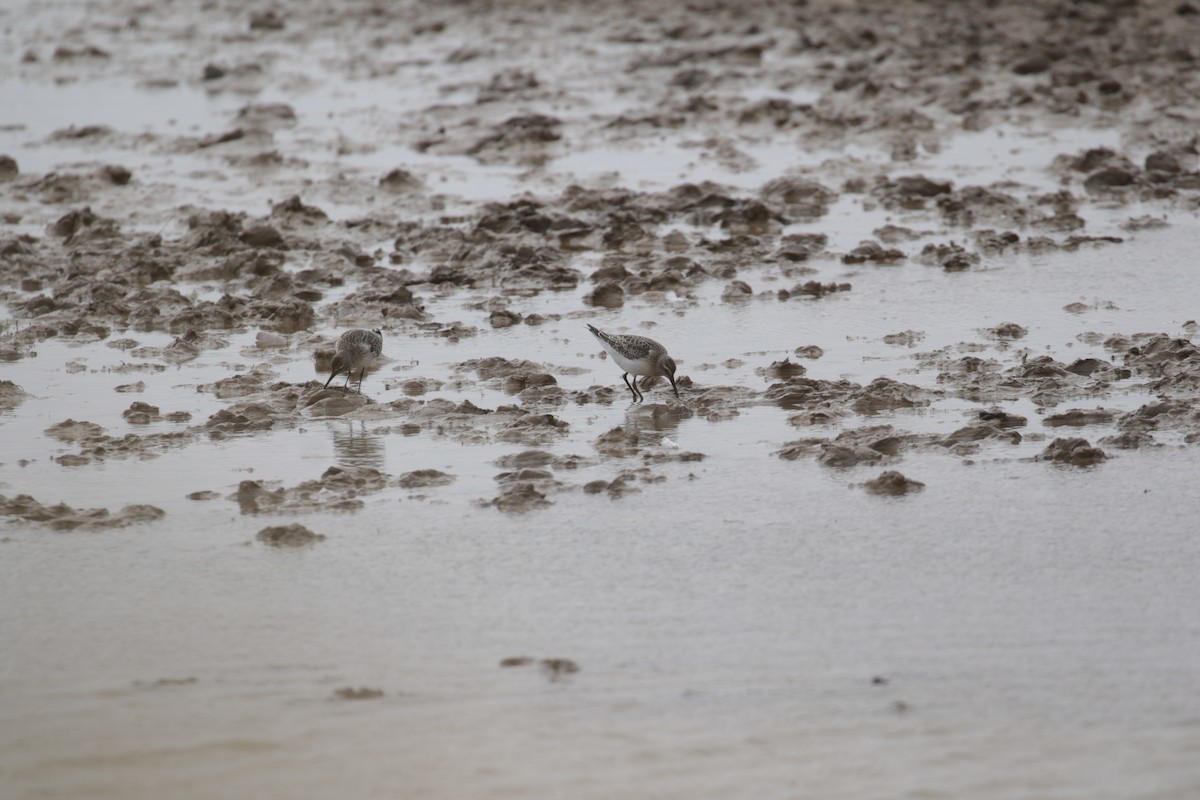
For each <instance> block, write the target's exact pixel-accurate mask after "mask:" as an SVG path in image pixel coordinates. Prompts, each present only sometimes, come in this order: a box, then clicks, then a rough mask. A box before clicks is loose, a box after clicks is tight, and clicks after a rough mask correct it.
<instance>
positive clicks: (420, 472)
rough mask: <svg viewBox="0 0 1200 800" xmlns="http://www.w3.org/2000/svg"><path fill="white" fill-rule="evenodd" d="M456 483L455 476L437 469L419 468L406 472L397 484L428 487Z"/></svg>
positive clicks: (412, 487) (421, 487) (410, 487)
mask: <svg viewBox="0 0 1200 800" xmlns="http://www.w3.org/2000/svg"><path fill="white" fill-rule="evenodd" d="M451 483H454V476H453V475H450V474H449V473H446V472H442V471H441V470H436V469H417V470H413V471H411V472H405V473H404V474H402V475H401V476H400V477H399V478H397V479H396V485H397V486H399V487H400V488H402V489H426V488H429V487H431V486H448V485H450V484H451Z"/></svg>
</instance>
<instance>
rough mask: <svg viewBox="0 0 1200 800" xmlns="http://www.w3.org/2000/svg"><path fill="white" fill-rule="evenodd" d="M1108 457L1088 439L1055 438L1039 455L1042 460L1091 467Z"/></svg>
mask: <svg viewBox="0 0 1200 800" xmlns="http://www.w3.org/2000/svg"><path fill="white" fill-rule="evenodd" d="M1106 458H1108V456H1107V454H1105V452H1104V451H1103V450H1101V449H1100V448H1098V447H1092V445H1091V443H1090V442H1088V440H1087V439H1055V440H1054V441H1053V442H1051V444H1050V446H1049V447H1047V448H1046V449H1045V450H1043V451H1042V453H1041V455H1039V456H1038V460H1040V461H1051V462H1053V463H1055V464H1069V465H1071V466H1075V467H1090V466H1093V465H1095V464H1099V463H1100V462H1102V461H1104V460H1105V459H1106Z"/></svg>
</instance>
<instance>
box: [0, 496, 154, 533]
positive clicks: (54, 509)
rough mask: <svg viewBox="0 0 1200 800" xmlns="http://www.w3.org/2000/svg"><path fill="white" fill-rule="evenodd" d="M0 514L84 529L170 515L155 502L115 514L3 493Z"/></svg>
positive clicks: (57, 528) (64, 528)
mask: <svg viewBox="0 0 1200 800" xmlns="http://www.w3.org/2000/svg"><path fill="white" fill-rule="evenodd" d="M0 515H3V516H7V517H16V518H18V519H21V520H23V521H25V522H29V523H34V524H36V525H39V526H42V527H45V528H49V529H50V530H55V531H81V532H92V531H102V530H111V529H114V528H125V527H128V526H130V525H137V524H140V523H143V522H154V521H155V520H159V519H162V518H163V517H164V516H166V514H165V512H163V510H162V509H161V508H156V507H155V506H151V505H128V506H125V507H124V508H122V509H121V510H120V511H118V512H117V513H115V514H113V513H110V512H109V511H108V509H106V508H88V509H75V508H72V507H71V506H68V505H66V504H65V503H59V504H57V505H53V506H44V505H42V504H41V503H39V502H38V501H37V500H35V499H33V498H32V497H30V496H29V495H27V494H21V495H17V496H16V497H13V498H11V499H10V498H7V497H5V496H4V495H0Z"/></svg>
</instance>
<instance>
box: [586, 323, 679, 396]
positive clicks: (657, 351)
mask: <svg viewBox="0 0 1200 800" xmlns="http://www.w3.org/2000/svg"><path fill="white" fill-rule="evenodd" d="M588 330H589V331H591V332H592V335H593V336H595V337H596V338H597V339H599V340H600V344H602V345H604V349H605V350H607V351H608V354H609V355H610V356H612V358H613V361H615V362H617V366H618V367H620V368H621V369H622V371H623V372H624V373H625V374H623V375H622V376H621V379H622V380H624V381H625V385H626V386H628V387H629V391H631V392H633V401H634V402H635V403H638V402H641V401H642V400H644V399H645V397H643V396H642V393H641V392H640V391H638V388H637V379H638V376H639V375H644V376H646V377H648V378H655V377H660V376H661V377H663V378H666V379H667V380H669V381H670V382H671V388H672V389H674V390H675V396H676V397H679V387H678V386H676V385H675V359H673V358H671V357H670V356H669V355H667V348H665V347H663V346H662V345H661V344H659V343H658V342H656V341H654V340H653V339H647V338H646V337H645V336H623V335H620V334H617V335H614V334H611V333H605V332H604V331H602V330H599V329H598V328H596V326H594V325H588ZM630 375H633V383H630V382H629V376H630Z"/></svg>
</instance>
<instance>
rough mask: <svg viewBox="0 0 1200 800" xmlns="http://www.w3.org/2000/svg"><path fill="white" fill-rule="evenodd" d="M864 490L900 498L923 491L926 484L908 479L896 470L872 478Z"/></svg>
mask: <svg viewBox="0 0 1200 800" xmlns="http://www.w3.org/2000/svg"><path fill="white" fill-rule="evenodd" d="M863 488H864V489H866V490H867V492H868V493H870V494H878V495H884V496H887V497H899V496H901V495H906V494H909V493H911V492H919V491H922V490H923V489H924V488H925V484H923V483H921V482H920V481H914V480H911V479H909V478H906V477H904V475H903V474H901V473H899V472H897V471H895V470H887V471H886V472H883V473H880V475H879V477H878V478H872V479H871V480H869V481H867V482H866V483H864V484H863Z"/></svg>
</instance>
